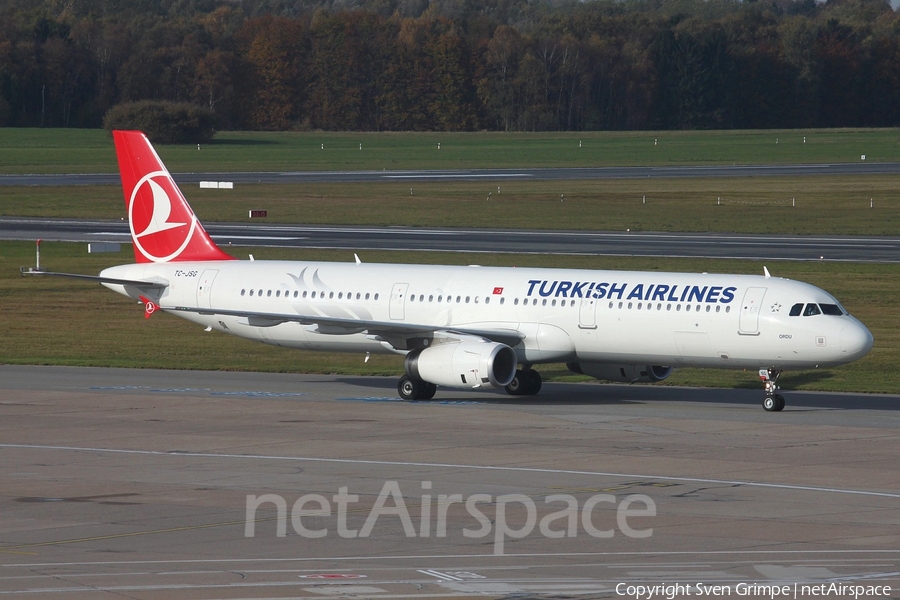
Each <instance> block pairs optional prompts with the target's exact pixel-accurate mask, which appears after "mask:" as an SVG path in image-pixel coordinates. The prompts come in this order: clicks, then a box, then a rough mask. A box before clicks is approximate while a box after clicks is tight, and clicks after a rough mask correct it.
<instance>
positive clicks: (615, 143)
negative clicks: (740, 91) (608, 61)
mask: <svg viewBox="0 0 900 600" xmlns="http://www.w3.org/2000/svg"><path fill="white" fill-rule="evenodd" d="M804 140H805V141H804ZM360 145H361V146H362V147H361V149H360ZM438 145H440V149H438ZM158 150H159V153H160V155H161V156H162V157H163V159H164V160H165V162H166V164H167V166H168V167H169V168H170V169H171V170H172V171H173V172H193V171H205V172H218V171H330V170H379V171H380V170H382V169H389V170H393V169H466V168H487V167H504V168H505V167H520V168H523V167H564V166H571V167H596V166H605V165H610V166H611V165H678V164H695V165H696V164H770V163H829V162H856V161H859V160H860V157H861V156H862V155H865V156H866V160H870V161H880V162H884V161H898V160H900V129H875V130H857V129H853V130H840V129H838V130H787V131H703V132H696V131H661V132H581V133H568V132H563V133H493V132H491V133H488V132H484V133H329V132H283V133H263V132H230V131H223V132H220V133H218V134H217V135H216V137H215V139H214V140H213V141H212V142H211V143H209V144H205V145H204V146H203V148H202V149H201V150H200V151H198V150H197V147H196V146H191V145H174V146H165V145H160V146H159V148H158ZM116 170H117V169H116V159H115V152H114V150H113V146H112V139H111V137H110V135H109V134H108V133H107V132H105V131H102V130H71V129H70V130H61V129H10V128H0V174H10V173H97V172H100V173H111V172H115V171H116Z"/></svg>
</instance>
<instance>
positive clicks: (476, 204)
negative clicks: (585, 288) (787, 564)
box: [0, 176, 900, 235]
mask: <svg viewBox="0 0 900 600" xmlns="http://www.w3.org/2000/svg"><path fill="white" fill-rule="evenodd" d="M498 185H499V192H498ZM898 190H900V180H898V178H896V177H889V176H846V177H841V176H833V177H791V178H786V177H754V178H730V177H727V178H696V179H693V178H692V179H666V180H661V179H649V180H634V179H628V180H593V181H584V180H582V181H534V182H522V181H504V182H501V183H500V184H497V183H496V182H421V183H416V184H413V187H412V192H413V193H412V194H410V184H409V183H406V184H397V183H378V184H361V183H356V184H332V183H328V184H324V183H318V184H309V185H303V186H301V185H238V186H237V187H236V188H235V189H233V190H217V189H214V190H210V189H200V188H199V187H193V186H192V187H189V188H188V187H185V189H184V192H185V195H186V196H187V197H188V199H189V200H190V202H191V205H192V206H193V207H194V210H195V211H196V212H197V214H198V215H199V216H200V218H201V220H203V221H207V222H211V221H231V222H240V221H248V220H249V219H248V210H249V209H266V210H268V213H269V217H268V218H267V219H266V221H267V222H272V223H320V224H359V225H407V226H437V227H495V228H524V229H531V228H536V229H542V228H551V229H589V230H607V231H624V230H626V229H630V230H631V231H717V232H736V233H796V234H810V235H813V234H815V235H825V234H834V235H838V234H842V235H897V234H898V224H900V199H898ZM488 193H490V194H491V196H490V198H488ZM561 195H564V196H565V198H564V200H563V201H561V200H560V196H561ZM645 198H646V203H644V199H645ZM792 199H795V203H796V206H793V205H792ZM870 202H872V203H874V208H870ZM124 212H125V209H124V203H123V200H122V190H121V188H120V187H119V186H90V187H85V186H74V187H69V188H61V187H3V188H0V214H2V215H18V216H26V215H27V216H36V217H69V218H99V219H109V218H113V219H118V218H121V217H122V216H123V215H124Z"/></svg>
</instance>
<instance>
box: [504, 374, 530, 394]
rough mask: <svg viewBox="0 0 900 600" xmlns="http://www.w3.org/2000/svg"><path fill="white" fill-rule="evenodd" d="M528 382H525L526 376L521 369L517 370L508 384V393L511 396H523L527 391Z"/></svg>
mask: <svg viewBox="0 0 900 600" xmlns="http://www.w3.org/2000/svg"><path fill="white" fill-rule="evenodd" d="M526 386H527V384H526V382H525V376H524V375H523V372H522V370H521V369H517V370H516V374H515V376H514V377H513V378H512V381H510V382H509V384H507V386H506V393H507V394H509V395H510V396H521V395H523V394H524V393H525V388H526Z"/></svg>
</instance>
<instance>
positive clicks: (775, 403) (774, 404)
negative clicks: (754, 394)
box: [759, 369, 784, 412]
mask: <svg viewBox="0 0 900 600" xmlns="http://www.w3.org/2000/svg"><path fill="white" fill-rule="evenodd" d="M780 375H781V371H778V370H775V369H760V370H759V378H760V379H762V380H763V383H764V385H765V387H766V397H765V398H763V403H762V406H763V409H764V410H765V411H766V412H780V411H782V410H784V396H782V395H781V394H776V393H775V390H777V389H778V386H777V385H775V381H776V380H777V379H778V377H779V376H780Z"/></svg>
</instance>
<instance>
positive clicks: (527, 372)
mask: <svg viewBox="0 0 900 600" xmlns="http://www.w3.org/2000/svg"><path fill="white" fill-rule="evenodd" d="M542 383H543V380H542V379H541V374H540V373H538V372H537V371H535V370H534V369H519V370H517V371H516V376H515V377H513V380H512V381H510V382H509V385H507V386H506V393H507V394H509V395H510V396H534V395H535V394H537V393H538V392H539V391H541V384H542Z"/></svg>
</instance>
